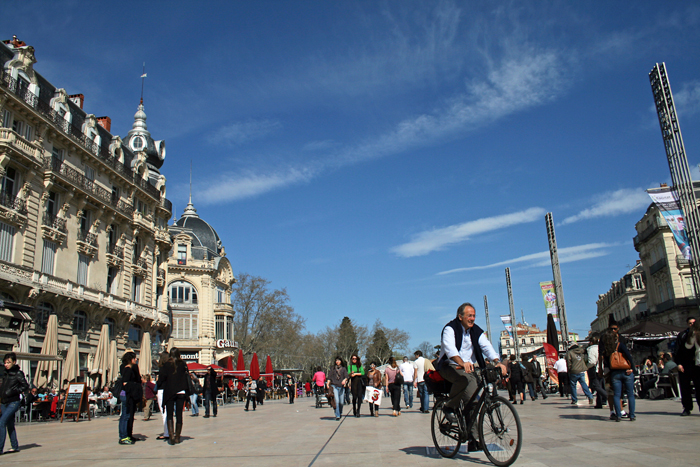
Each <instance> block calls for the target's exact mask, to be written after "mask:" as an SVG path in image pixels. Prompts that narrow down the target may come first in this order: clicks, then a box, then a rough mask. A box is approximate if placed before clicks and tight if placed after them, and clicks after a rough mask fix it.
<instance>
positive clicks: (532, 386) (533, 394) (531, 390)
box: [525, 381, 586, 399]
mask: <svg viewBox="0 0 700 467" xmlns="http://www.w3.org/2000/svg"><path fill="white" fill-rule="evenodd" d="M525 384H527V390H528V392H529V393H530V398H531V399H534V398H535V397H537V393H536V392H535V383H534V382H532V383H525ZM583 384H586V382H585V381H584V382H583Z"/></svg>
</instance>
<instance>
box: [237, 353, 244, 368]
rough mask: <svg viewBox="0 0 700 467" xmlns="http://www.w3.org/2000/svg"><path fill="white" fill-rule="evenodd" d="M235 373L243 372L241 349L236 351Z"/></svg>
mask: <svg viewBox="0 0 700 467" xmlns="http://www.w3.org/2000/svg"><path fill="white" fill-rule="evenodd" d="M236 370H237V371H245V360H244V359H243V349H238V361H237V362H236Z"/></svg>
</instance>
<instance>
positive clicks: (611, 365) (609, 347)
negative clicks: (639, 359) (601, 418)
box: [600, 330, 637, 422]
mask: <svg viewBox="0 0 700 467" xmlns="http://www.w3.org/2000/svg"><path fill="white" fill-rule="evenodd" d="M601 343H602V344H603V346H602V352H601V357H600V358H601V361H602V363H603V366H604V368H605V371H609V372H610V380H611V382H612V387H613V403H614V406H615V417H614V420H615V421H616V422H619V421H620V419H621V418H622V408H621V407H620V398H621V397H622V390H623V389H624V390H625V392H626V393H627V400H628V402H629V407H628V411H629V417H630V421H635V420H636V419H637V417H636V415H635V413H634V405H635V404H634V402H635V401H634V370H633V368H634V362H633V361H632V355H630V352H629V350H627V347H625V344H624V343H622V342H620V340H619V338H618V336H617V333H616V332H613V331H611V330H607V331H605V333H604V334H603V337H602V339H601Z"/></svg>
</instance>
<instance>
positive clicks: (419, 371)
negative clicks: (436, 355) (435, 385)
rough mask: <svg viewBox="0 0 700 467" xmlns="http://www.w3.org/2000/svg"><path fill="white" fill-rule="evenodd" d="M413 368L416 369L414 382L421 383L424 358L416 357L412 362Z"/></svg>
mask: <svg viewBox="0 0 700 467" xmlns="http://www.w3.org/2000/svg"><path fill="white" fill-rule="evenodd" d="M413 368H415V369H416V382H417V383H423V382H424V377H425V358H424V357H418V358H416V360H415V361H414V362H413Z"/></svg>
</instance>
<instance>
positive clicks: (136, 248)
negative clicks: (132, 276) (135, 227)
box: [131, 237, 141, 263]
mask: <svg viewBox="0 0 700 467" xmlns="http://www.w3.org/2000/svg"><path fill="white" fill-rule="evenodd" d="M140 255H141V240H139V237H136V238H135V239H134V243H133V248H132V250H131V262H132V263H136V261H137V260H138V259H139V256H140Z"/></svg>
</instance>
